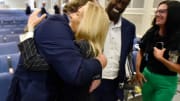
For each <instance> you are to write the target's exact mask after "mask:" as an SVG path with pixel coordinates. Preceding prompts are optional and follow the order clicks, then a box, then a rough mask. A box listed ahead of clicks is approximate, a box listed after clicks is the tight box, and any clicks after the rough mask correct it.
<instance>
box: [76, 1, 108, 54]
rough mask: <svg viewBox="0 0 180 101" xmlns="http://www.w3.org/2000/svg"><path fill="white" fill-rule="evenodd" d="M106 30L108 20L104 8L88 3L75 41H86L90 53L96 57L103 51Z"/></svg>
mask: <svg viewBox="0 0 180 101" xmlns="http://www.w3.org/2000/svg"><path fill="white" fill-rule="evenodd" d="M108 28H109V18H108V15H107V13H106V11H105V10H104V8H103V7H101V6H100V5H99V4H97V3H93V2H88V3H87V4H86V7H85V9H84V12H83V18H82V20H81V22H80V24H79V27H78V30H77V32H76V34H75V36H76V40H81V39H84V40H88V42H89V43H90V45H91V46H92V52H93V53H94V54H95V56H97V55H98V54H99V53H101V52H102V50H103V47H104V42H105V38H106V34H107V31H108Z"/></svg>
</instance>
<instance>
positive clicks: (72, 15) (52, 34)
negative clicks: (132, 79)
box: [7, 0, 180, 101]
mask: <svg viewBox="0 0 180 101" xmlns="http://www.w3.org/2000/svg"><path fill="white" fill-rule="evenodd" d="M130 2H131V0H110V1H109V4H108V5H107V7H106V8H105V9H104V8H103V7H102V6H101V5H100V4H99V3H98V1H96V0H71V1H70V2H68V3H67V4H66V5H65V6H64V8H63V14H60V12H55V13H56V14H55V15H51V16H48V17H47V12H44V13H42V11H43V10H42V9H43V8H44V7H42V9H41V10H36V11H34V12H33V13H32V14H31V15H30V16H29V19H28V23H27V32H25V34H22V35H20V43H19V45H18V46H19V49H20V51H21V57H20V62H19V65H18V68H17V69H16V71H15V74H14V77H13V80H12V83H11V87H10V89H9V93H8V96H7V101H118V100H120V101H123V100H124V88H123V85H124V83H125V81H126V70H125V64H126V59H127V57H128V54H129V53H130V52H131V51H132V48H133V40H134V39H135V37H136V33H135V31H136V28H135V24H133V23H131V22H130V21H128V20H127V19H125V18H124V17H122V13H123V12H124V11H125V9H126V8H127V6H128V4H129V3H130ZM27 7H28V5H27ZM54 8H55V9H56V10H58V9H59V7H58V5H56V6H54ZM179 10H180V2H179V1H176V0H165V1H162V2H160V4H159V5H158V7H157V10H156V12H155V16H154V19H153V22H152V27H151V28H150V29H149V30H148V31H147V32H146V33H145V34H144V36H143V37H142V38H141V40H140V43H139V46H140V50H139V51H138V53H137V57H136V66H135V67H136V82H138V83H139V84H140V85H141V86H142V100H143V101H171V100H172V99H173V96H174V95H175V93H176V89H177V80H178V77H177V74H178V73H180V42H179V39H180V33H179V32H180V31H179V29H180V19H179V18H180V14H179V13H178V12H179ZM40 13H41V16H39V14H40ZM45 18H46V19H45ZM143 58H146V64H145V65H143V67H142V66H141V64H142V60H143ZM142 68H143V70H142ZM141 70H142V71H141Z"/></svg>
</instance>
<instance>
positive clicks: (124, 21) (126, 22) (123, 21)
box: [122, 17, 135, 27]
mask: <svg viewBox="0 0 180 101" xmlns="http://www.w3.org/2000/svg"><path fill="white" fill-rule="evenodd" d="M122 23H125V24H127V25H129V26H133V27H135V24H134V23H133V22H131V21H129V20H127V19H126V18H124V17H122Z"/></svg>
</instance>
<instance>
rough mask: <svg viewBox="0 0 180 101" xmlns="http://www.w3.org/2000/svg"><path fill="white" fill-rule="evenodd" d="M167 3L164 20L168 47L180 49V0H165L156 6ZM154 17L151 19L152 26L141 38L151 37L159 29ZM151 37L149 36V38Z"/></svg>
mask: <svg viewBox="0 0 180 101" xmlns="http://www.w3.org/2000/svg"><path fill="white" fill-rule="evenodd" d="M162 4H166V5H167V7H168V8H167V18H166V22H165V32H166V33H165V34H166V37H168V42H167V43H168V46H169V48H170V47H171V49H172V48H174V49H175V48H176V49H177V48H178V49H180V44H178V43H180V40H179V38H180V13H179V11H180V2H179V1H175V0H165V1H162V2H160V3H159V5H158V6H160V5H162ZM155 23H156V17H155V18H154V19H153V21H152V27H151V28H150V29H149V30H148V31H147V32H146V34H145V35H144V36H143V38H142V39H151V38H152V37H153V36H154V34H155V31H157V30H158V29H159V26H158V25H156V24H155ZM150 37H151V38H150Z"/></svg>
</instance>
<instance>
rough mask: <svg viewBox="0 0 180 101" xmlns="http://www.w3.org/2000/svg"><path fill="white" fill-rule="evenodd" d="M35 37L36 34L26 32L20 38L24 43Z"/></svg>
mask: <svg viewBox="0 0 180 101" xmlns="http://www.w3.org/2000/svg"><path fill="white" fill-rule="evenodd" d="M33 37H34V32H26V33H25V34H21V35H20V36H19V39H20V42H23V41H25V40H27V39H29V38H33Z"/></svg>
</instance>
